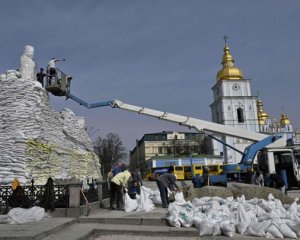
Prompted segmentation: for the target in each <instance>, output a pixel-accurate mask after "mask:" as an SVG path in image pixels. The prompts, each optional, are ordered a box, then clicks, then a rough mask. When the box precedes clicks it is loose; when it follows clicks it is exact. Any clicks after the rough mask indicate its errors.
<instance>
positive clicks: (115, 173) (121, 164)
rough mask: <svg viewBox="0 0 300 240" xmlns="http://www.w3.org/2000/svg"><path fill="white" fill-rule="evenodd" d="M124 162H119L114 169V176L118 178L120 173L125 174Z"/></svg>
mask: <svg viewBox="0 0 300 240" xmlns="http://www.w3.org/2000/svg"><path fill="white" fill-rule="evenodd" d="M123 165H124V164H123V162H122V161H118V162H117V165H116V166H115V167H114V168H113V169H112V174H113V176H116V175H117V174H118V173H120V172H123V169H124V166H123Z"/></svg>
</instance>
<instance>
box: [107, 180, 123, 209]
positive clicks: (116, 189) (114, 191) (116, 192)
mask: <svg viewBox="0 0 300 240" xmlns="http://www.w3.org/2000/svg"><path fill="white" fill-rule="evenodd" d="M115 197H117V208H119V207H121V205H122V204H123V194H122V186H121V185H118V184H115V183H114V182H110V206H111V207H112V206H113V204H114V199H115Z"/></svg>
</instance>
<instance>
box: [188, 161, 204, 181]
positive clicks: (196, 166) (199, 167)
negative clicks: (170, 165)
mask: <svg viewBox="0 0 300 240" xmlns="http://www.w3.org/2000/svg"><path fill="white" fill-rule="evenodd" d="M192 170H193V171H194V176H196V175H197V174H200V175H201V176H202V174H203V166H202V165H199V164H194V165H193V167H192V168H191V166H184V179H186V180H191V179H192V177H193V174H192Z"/></svg>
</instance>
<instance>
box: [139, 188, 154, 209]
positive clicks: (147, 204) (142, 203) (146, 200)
mask: <svg viewBox="0 0 300 240" xmlns="http://www.w3.org/2000/svg"><path fill="white" fill-rule="evenodd" d="M149 189H150V188H146V187H144V186H142V187H141V194H140V198H139V199H138V207H137V211H145V212H148V211H151V210H153V209H155V206H154V204H153V202H152V201H151V199H150V194H151V191H152V190H151V189H150V190H149Z"/></svg>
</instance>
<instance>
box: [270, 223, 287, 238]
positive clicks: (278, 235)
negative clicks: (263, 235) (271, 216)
mask: <svg viewBox="0 0 300 240" xmlns="http://www.w3.org/2000/svg"><path fill="white" fill-rule="evenodd" d="M266 232H267V233H270V234H272V236H273V237H275V238H283V235H282V233H281V232H280V231H279V229H278V227H277V226H275V225H274V224H271V225H270V226H269V227H267V228H266Z"/></svg>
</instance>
